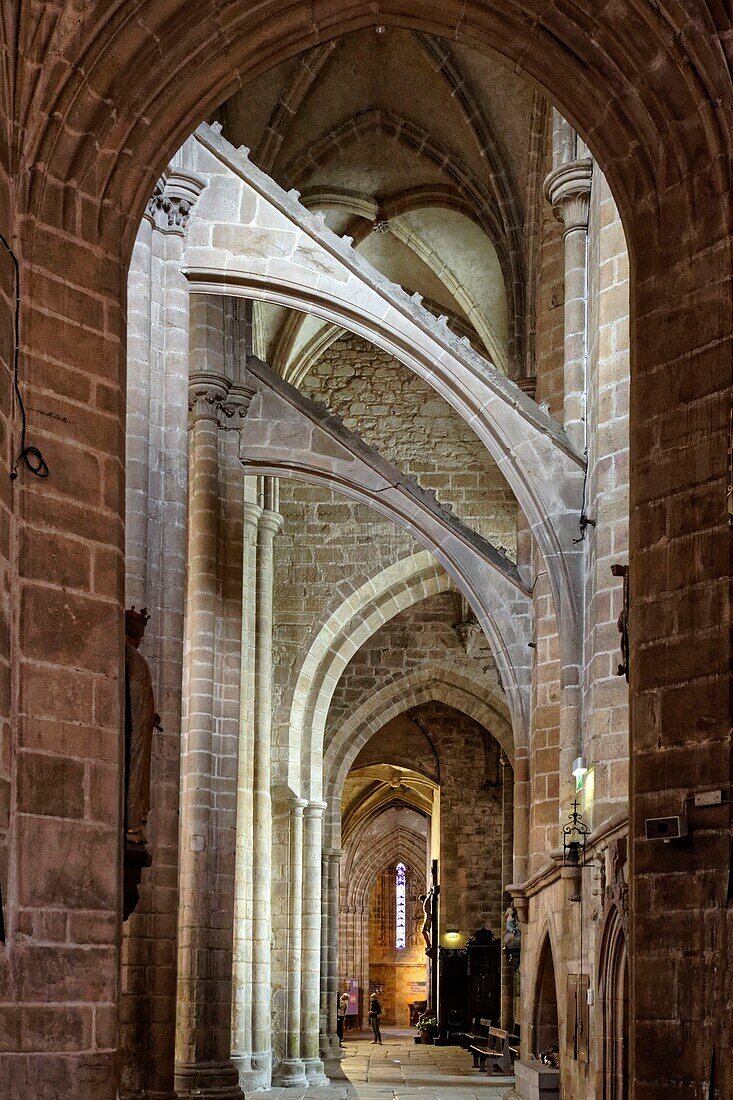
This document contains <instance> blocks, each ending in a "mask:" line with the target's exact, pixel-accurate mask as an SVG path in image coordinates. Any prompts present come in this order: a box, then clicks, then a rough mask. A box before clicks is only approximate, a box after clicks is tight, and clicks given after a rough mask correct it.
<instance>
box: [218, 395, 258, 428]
mask: <svg viewBox="0 0 733 1100" xmlns="http://www.w3.org/2000/svg"><path fill="white" fill-rule="evenodd" d="M255 392H256V391H255V389H254V386H230V388H229V392H228V394H227V397H226V401H224V403H223V404H222V407H221V412H222V421H221V427H222V428H226V429H228V430H232V431H237V430H238V429H239V428H241V427H242V424H243V423H244V420H245V419H246V416H247V413H248V412H249V406H250V402H251V401H252V398H253V397H254V395H255Z"/></svg>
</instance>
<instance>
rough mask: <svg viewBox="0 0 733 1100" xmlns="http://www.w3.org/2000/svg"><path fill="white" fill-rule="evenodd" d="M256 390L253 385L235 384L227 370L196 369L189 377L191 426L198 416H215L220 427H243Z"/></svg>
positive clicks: (206, 418)
mask: <svg viewBox="0 0 733 1100" xmlns="http://www.w3.org/2000/svg"><path fill="white" fill-rule="evenodd" d="M254 393H255V391H254V389H253V388H252V387H251V386H234V385H232V383H231V381H230V380H229V379H228V378H226V377H225V376H224V375H223V374H215V373H214V371H205V370H200V371H192V372H191V374H190V376H189V379H188V412H189V418H188V423H189V427H192V426H193V425H194V424H195V423H196V421H197V420H212V421H214V422H215V423H216V424H217V426H218V427H219V428H226V429H233V430H237V429H239V428H241V427H242V423H243V421H244V419H245V417H246V416H247V412H248V410H249V405H250V402H251V400H252V397H253V396H254Z"/></svg>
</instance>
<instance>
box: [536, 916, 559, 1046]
mask: <svg viewBox="0 0 733 1100" xmlns="http://www.w3.org/2000/svg"><path fill="white" fill-rule="evenodd" d="M538 957H539V963H538V965H537V978H536V981H535V995H534V1007H533V1011H532V1017H531V1032H530V1036H529V1047H530V1051H531V1053H532V1054H534V1055H535V1056H537V1057H539V1055H541V1054H544V1053H545V1051H547V1050H549V1049H551V1048H553V1047H554V1048H555V1049H556V1050H559V1047H560V1037H559V1031H558V1013H557V986H556V984H555V963H554V960H553V957H552V944H551V943H550V936H549V934H546V935H545V940H544V943H543V944H542V947H541V949H540V953H539V956H538Z"/></svg>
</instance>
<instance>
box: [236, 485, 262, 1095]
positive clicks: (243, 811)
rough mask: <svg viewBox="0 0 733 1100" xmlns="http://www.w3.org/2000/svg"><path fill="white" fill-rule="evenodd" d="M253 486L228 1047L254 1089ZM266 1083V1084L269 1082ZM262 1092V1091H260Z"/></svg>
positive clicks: (247, 526) (246, 548) (242, 1078)
mask: <svg viewBox="0 0 733 1100" xmlns="http://www.w3.org/2000/svg"><path fill="white" fill-rule="evenodd" d="M256 498H257V482H256V479H254V478H245V501H244V523H243V526H244V531H243V554H242V557H243V564H242V574H243V575H242V671H241V697H240V719H239V725H240V735H239V738H240V739H239V757H238V773H237V835H236V856H235V872H234V950H233V965H232V1047H233V1051H234V1063H235V1065H236V1066H237V1069H238V1071H239V1083H240V1085H241V1087H242V1089H243V1090H245V1091H249V1090H250V1089H252V1088H254V1087H256V1086H255V1085H254V1079H255V1077H256V1076H257V1077H258V1076H259V1075H257V1074H256V1073H255V1071H254V1070H253V1066H252V1051H253V1043H252V946H253V922H254V917H253V903H252V896H253V860H254V841H253V836H254V807H253V798H252V790H253V786H254V743H255V732H254V726H255V718H254V707H255V687H254V684H255V605H256V587H257V580H256V576H257V530H258V524H259V519H260V516H261V515H262V508H261V506H260V505H259V504H258V503H257V499H256ZM265 1084H269V1077H268V1079H267V1081H266V1082H265ZM260 1087H262V1086H260Z"/></svg>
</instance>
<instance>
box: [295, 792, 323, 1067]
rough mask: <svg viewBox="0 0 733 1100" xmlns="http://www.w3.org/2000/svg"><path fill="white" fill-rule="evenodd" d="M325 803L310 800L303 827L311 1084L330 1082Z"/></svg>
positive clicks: (306, 1048)
mask: <svg viewBox="0 0 733 1100" xmlns="http://www.w3.org/2000/svg"><path fill="white" fill-rule="evenodd" d="M325 809H326V803H325V802H309V803H308V805H307V806H306V807H305V811H304V828H303V928H302V933H303V943H302V951H303V955H302V970H301V973H302V991H301V992H302V1005H303V1018H302V1031H301V1053H302V1056H303V1065H304V1067H305V1074H306V1077H307V1078H308V1084H309V1085H325V1084H328V1078H327V1077H326V1074H325V1072H324V1067H323V1062H322V1061H321V1058H320V1052H319V1022H320V1002H321V989H320V985H321V886H322V883H321V850H322V843H323V842H322V837H323V811H324V810H325Z"/></svg>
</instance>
